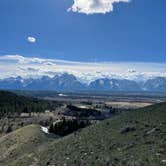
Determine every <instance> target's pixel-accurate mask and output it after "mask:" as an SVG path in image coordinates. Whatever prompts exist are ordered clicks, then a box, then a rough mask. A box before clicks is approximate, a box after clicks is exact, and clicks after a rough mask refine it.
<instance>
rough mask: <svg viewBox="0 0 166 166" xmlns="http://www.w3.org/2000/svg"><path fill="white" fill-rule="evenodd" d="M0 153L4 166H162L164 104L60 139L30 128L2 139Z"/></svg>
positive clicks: (165, 128)
mask: <svg viewBox="0 0 166 166" xmlns="http://www.w3.org/2000/svg"><path fill="white" fill-rule="evenodd" d="M29 129H30V130H31V129H32V130H33V131H34V132H29V131H30V130H29ZM16 133H17V134H16ZM15 135H17V136H15ZM24 137H25V138H28V139H27V141H26V144H27V146H26V145H24V139H23V138H24ZM21 138H22V139H21ZM48 139H49V141H48ZM32 140H36V141H37V142H33V141H32ZM21 141H23V144H22V143H21ZM0 149H1V151H0V163H2V165H3V166H5V165H7V166H24V165H25V166H29V165H34V166H35V165H37V166H38V165H39V166H40V165H41V166H46V165H55V166H56V165H60V166H62V165H67V166H68V165H69V166H72V165H74V166H75V165H76V166H77V165H78V166H80V165H86V166H91V165H94V166H96V165H97V166H98V165H101V166H109V165H110V166H125V165H126V166H164V165H165V164H166V163H165V162H166V161H165V160H166V103H163V104H157V105H155V106H150V107H147V108H143V109H139V110H136V111H133V112H128V113H123V114H121V115H119V116H116V117H114V118H112V119H109V120H105V121H103V122H100V123H97V124H94V125H92V126H90V127H87V128H85V129H83V130H81V131H79V132H76V133H74V134H71V135H68V136H66V137H63V138H60V139H50V138H48V136H46V135H43V134H42V133H41V131H40V129H39V127H37V126H29V127H27V128H24V129H20V130H17V131H15V132H13V133H11V134H9V135H6V136H5V137H1V138H0ZM10 152H12V153H11V156H12V157H11V156H10ZM4 155H6V157H5V158H4V157H3V156H4Z"/></svg>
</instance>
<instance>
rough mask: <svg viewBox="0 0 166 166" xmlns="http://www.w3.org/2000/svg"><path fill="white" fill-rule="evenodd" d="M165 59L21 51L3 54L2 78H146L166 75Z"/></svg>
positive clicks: (86, 80)
mask: <svg viewBox="0 0 166 166" xmlns="http://www.w3.org/2000/svg"><path fill="white" fill-rule="evenodd" d="M165 66H166V64H165V63H138V62H100V63H88V62H87V63H86V62H74V61H65V60H59V59H44V58H36V57H31V58H30V57H24V56H20V55H5V56H0V71H1V74H0V79H3V78H8V77H17V76H21V77H24V78H29V77H32V78H38V77H41V76H49V77H54V76H55V75H57V74H62V73H66V72H67V73H69V74H73V75H75V76H77V77H78V79H79V80H81V81H84V82H86V83H89V82H90V81H93V80H95V79H97V78H105V77H107V78H119V79H130V80H136V81H142V80H146V79H149V78H153V77H158V76H161V77H166V68H165Z"/></svg>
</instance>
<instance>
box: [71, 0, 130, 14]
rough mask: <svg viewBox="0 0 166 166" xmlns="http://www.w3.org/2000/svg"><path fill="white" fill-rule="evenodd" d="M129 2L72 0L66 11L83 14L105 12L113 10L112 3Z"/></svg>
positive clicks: (116, 0)
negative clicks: (72, 2)
mask: <svg viewBox="0 0 166 166" xmlns="http://www.w3.org/2000/svg"><path fill="white" fill-rule="evenodd" d="M120 2H126V3H127V2H130V0H74V4H73V5H72V6H71V7H70V8H69V9H68V11H73V12H78V13H84V14H97V13H98V14H99V13H101V14H105V13H109V12H112V11H113V10H114V6H113V5H114V3H120Z"/></svg>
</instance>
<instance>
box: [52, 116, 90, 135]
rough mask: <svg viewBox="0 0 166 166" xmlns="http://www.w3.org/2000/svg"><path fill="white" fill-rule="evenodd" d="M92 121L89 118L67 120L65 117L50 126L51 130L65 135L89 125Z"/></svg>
mask: <svg viewBox="0 0 166 166" xmlns="http://www.w3.org/2000/svg"><path fill="white" fill-rule="evenodd" d="M90 124H91V123H90V121H88V120H78V119H70V120H66V119H65V118H63V119H62V120H61V121H59V122H56V123H52V124H51V125H50V127H49V132H50V133H54V134H56V135H60V136H65V135H68V134H70V133H72V132H74V131H77V130H79V129H81V128H84V127H86V126H89V125H90Z"/></svg>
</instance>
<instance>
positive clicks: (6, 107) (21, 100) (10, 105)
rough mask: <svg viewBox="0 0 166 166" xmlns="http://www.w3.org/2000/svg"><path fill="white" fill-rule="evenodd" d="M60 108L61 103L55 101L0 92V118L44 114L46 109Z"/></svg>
mask: <svg viewBox="0 0 166 166" xmlns="http://www.w3.org/2000/svg"><path fill="white" fill-rule="evenodd" d="M58 106H59V103H58V102H55V101H54V102H53V101H45V100H39V99H36V98H32V97H25V96H20V95H16V94H14V93H11V92H7V91H0V117H3V116H9V115H12V114H14V113H21V112H42V111H45V110H46V109H55V108H56V107H58Z"/></svg>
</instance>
